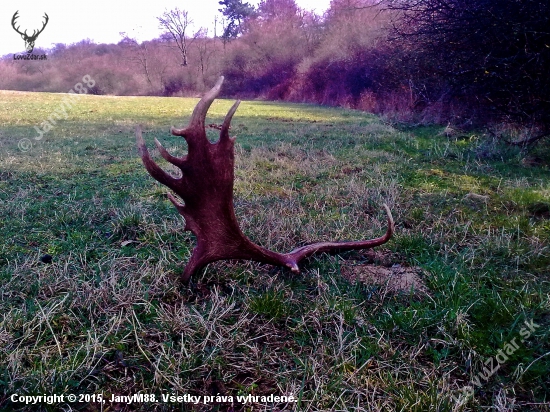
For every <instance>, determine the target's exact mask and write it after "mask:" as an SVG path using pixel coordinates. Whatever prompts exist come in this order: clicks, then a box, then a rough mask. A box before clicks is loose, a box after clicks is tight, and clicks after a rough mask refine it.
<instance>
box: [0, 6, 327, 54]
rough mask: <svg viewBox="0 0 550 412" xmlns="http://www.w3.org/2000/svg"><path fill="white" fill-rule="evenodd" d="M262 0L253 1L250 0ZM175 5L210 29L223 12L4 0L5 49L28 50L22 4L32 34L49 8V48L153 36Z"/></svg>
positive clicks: (44, 39)
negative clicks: (161, 18)
mask: <svg viewBox="0 0 550 412" xmlns="http://www.w3.org/2000/svg"><path fill="white" fill-rule="evenodd" d="M258 2H259V1H254V0H252V1H249V3H251V4H257V3H258ZM296 3H297V4H298V6H299V7H301V8H303V9H306V10H315V11H316V13H317V14H322V13H323V12H324V11H325V10H326V9H327V8H328V6H329V4H330V0H297V1H296ZM176 7H178V8H180V9H183V10H187V11H189V14H190V16H191V18H192V19H193V20H194V23H195V24H194V25H195V26H196V27H197V28H198V27H201V26H203V27H209V28H210V30H211V31H210V35H212V34H213V27H214V17H215V15H218V16H221V14H220V13H219V12H218V9H219V8H220V6H219V5H218V0H192V1H191V0H180V1H175V0H152V1H144V2H141V1H139V0H133V1H129V0H92V1H79V0H42V1H40V0H24V1H23V0H21V1H12V0H0V55H5V54H8V53H21V52H24V51H25V44H24V42H23V40H22V39H21V36H20V35H18V34H17V33H16V32H15V31H14V30H13V28H12V26H11V19H12V16H13V14H14V13H15V12H16V11H17V10H19V16H20V17H19V18H18V19H17V25H18V26H20V31H23V32H24V31H25V29H27V33H28V34H32V33H33V30H35V29H39V28H41V27H42V21H43V20H44V19H43V17H42V16H43V15H44V13H47V14H48V16H49V18H50V21H49V22H48V25H47V26H46V28H45V29H44V32H42V33H41V34H40V35H39V36H38V38H37V40H36V47H44V48H50V47H52V45H54V44H56V43H65V44H69V43H76V42H78V41H80V40H83V39H87V38H88V39H91V40H93V41H94V42H96V43H118V42H119V41H120V39H121V36H120V34H119V33H120V32H126V33H128V34H129V35H130V36H131V37H135V38H137V39H138V40H140V41H141V40H149V39H152V38H155V37H158V36H159V35H160V33H161V31H160V30H159V28H158V22H157V20H156V17H158V16H160V15H161V14H162V13H163V12H164V11H165V10H171V9H173V8H176ZM218 27H219V26H218ZM219 33H220V29H218V34H219Z"/></svg>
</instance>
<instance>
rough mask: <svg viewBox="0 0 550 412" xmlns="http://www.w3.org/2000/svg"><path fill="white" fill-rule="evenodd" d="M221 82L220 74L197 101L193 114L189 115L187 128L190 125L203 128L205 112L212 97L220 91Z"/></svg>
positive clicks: (190, 126) (212, 99) (210, 103)
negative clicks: (212, 85)
mask: <svg viewBox="0 0 550 412" xmlns="http://www.w3.org/2000/svg"><path fill="white" fill-rule="evenodd" d="M222 83H223V76H220V78H219V79H218V81H217V82H216V84H215V85H214V87H212V88H211V89H210V90H209V91H208V92H207V93H206V94H205V95H204V96H203V97H202V99H201V100H200V101H199V102H198V103H197V105H196V106H195V110H193V114H192V115H191V120H189V128H192V127H201V128H204V121H205V118H206V113H207V112H208V109H209V108H210V106H211V105H212V102H213V101H214V99H215V98H216V97H217V96H218V94H219V93H220V89H221V87H222Z"/></svg>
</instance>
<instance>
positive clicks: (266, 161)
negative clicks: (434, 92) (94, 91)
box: [0, 92, 550, 411]
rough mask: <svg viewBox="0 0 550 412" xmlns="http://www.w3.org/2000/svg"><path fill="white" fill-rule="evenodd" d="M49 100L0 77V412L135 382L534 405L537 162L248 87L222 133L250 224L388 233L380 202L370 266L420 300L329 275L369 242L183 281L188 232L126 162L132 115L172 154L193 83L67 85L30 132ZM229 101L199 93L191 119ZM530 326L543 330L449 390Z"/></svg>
mask: <svg viewBox="0 0 550 412" xmlns="http://www.w3.org/2000/svg"><path fill="white" fill-rule="evenodd" d="M62 97H63V95H57V94H42V93H19V92H0V124H1V125H2V126H1V128H0V144H1V146H0V236H1V241H0V408H4V409H6V410H25V408H24V407H23V405H21V404H12V403H10V401H9V400H8V397H9V395H11V394H13V393H18V394H28V395H31V394H35V395H37V394H44V393H46V394H53V393H57V394H61V393H65V394H68V393H75V394H79V393H82V394H85V393H88V394H91V393H103V394H104V396H105V397H106V398H109V399H110V397H111V394H115V395H129V394H133V393H138V392H140V391H141V392H143V393H155V394H156V395H157V398H160V394H162V393H164V394H167V393H176V392H178V393H179V394H185V393H188V394H192V395H202V396H204V395H211V394H214V395H215V394H216V393H220V394H224V395H232V396H236V395H248V394H252V395H270V394H275V395H294V396H296V397H297V398H298V402H297V403H294V404H288V405H285V404H279V405H272V404H268V405H267V406H262V405H259V404H256V405H252V406H251V405H248V406H247V407H246V408H245V409H242V410H303V411H335V410H350V411H383V410H402V411H428V410H433V411H470V410H481V409H487V408H489V407H492V408H493V410H499V411H505V410H512V409H511V408H512V406H511V405H515V408H516V409H515V410H525V411H528V410H548V408H549V406H548V402H549V401H550V399H549V396H548V394H549V393H550V388H549V385H548V379H547V375H548V370H550V355H548V352H549V351H550V343H549V342H550V339H549V332H548V326H549V325H550V316H549V313H550V311H549V309H550V302H549V296H550V287H549V285H550V283H549V280H550V279H549V275H550V269H549V267H550V220H549V216H548V205H550V171H549V168H548V166H544V164H543V165H541V166H539V167H529V166H526V165H524V164H523V163H522V162H521V157H520V155H519V154H518V153H515V152H511V151H509V150H507V149H505V148H502V147H496V146H492V152H491V153H497V154H498V155H495V156H485V155H483V153H482V152H483V151H484V150H485V148H486V146H487V143H486V141H485V140H484V138H483V137H482V136H478V135H472V136H470V137H469V138H468V139H463V140H456V141H454V140H449V139H447V138H446V137H443V136H441V135H440V134H439V132H440V130H439V129H437V128H417V129H408V130H397V129H395V128H394V127H392V126H390V125H387V124H384V123H382V122H381V121H380V120H379V119H378V118H376V117H375V116H372V115H369V114H365V113H361V112H357V111H349V110H343V109H330V108H322V107H317V106H310V105H293V104H279V103H263V102H243V103H242V104H241V106H240V107H239V110H238V111H237V114H236V115H235V118H234V120H233V126H232V129H231V133H232V135H235V136H237V138H238V145H237V148H236V182H235V207H236V212H237V215H238V218H239V221H240V222H241V226H242V228H243V230H244V231H245V233H246V234H247V235H248V236H249V237H250V238H251V239H252V240H253V241H255V242H257V243H259V244H262V245H263V246H266V247H269V248H272V249H275V250H277V251H281V252H286V251H289V250H291V249H292V248H294V247H295V246H297V245H302V244H305V243H308V242H313V241H320V240H349V239H361V238H371V237H375V236H379V235H380V234H381V233H383V232H384V230H385V221H384V213H383V210H382V208H381V205H382V203H383V202H386V203H387V204H388V205H389V206H390V208H391V209H392V212H393V214H394V218H395V220H396V225H397V231H396V235H395V237H394V238H393V239H392V240H391V241H390V242H389V243H387V244H386V245H384V247H382V248H380V249H381V250H382V251H383V252H384V253H385V254H387V255H388V256H390V257H391V258H390V261H389V262H385V263H380V262H379V264H381V265H386V266H392V265H394V264H399V265H401V266H404V267H406V266H416V267H419V268H420V269H421V274H420V277H421V279H422V281H423V282H424V284H425V285H426V290H427V294H417V293H407V292H403V293H395V292H391V291H388V289H387V288H384V287H383V285H373V284H364V283H360V282H359V283H354V282H352V281H350V280H348V279H347V278H346V277H344V276H342V274H343V273H344V271H345V268H346V267H348V266H350V265H363V264H365V263H367V262H371V261H372V258H371V257H369V255H368V254H367V253H364V252H353V253H351V252H350V253H344V254H341V255H331V256H329V255H320V256H315V257H313V258H311V259H309V260H308V261H307V262H305V264H304V266H303V271H302V274H300V275H299V276H295V275H292V274H291V273H290V272H287V271H285V270H282V269H280V268H273V267H270V266H265V265H259V264H255V263H251V262H218V263H216V264H212V265H210V266H208V267H207V269H206V270H205V271H204V272H203V273H201V274H200V275H198V276H195V277H194V278H193V282H192V283H191V284H190V285H189V286H183V285H181V284H180V283H179V281H178V275H179V274H180V273H181V271H182V269H183V267H184V265H185V263H186V261H187V259H188V258H189V255H190V251H191V250H192V248H193V246H194V239H193V237H192V235H191V234H190V233H189V232H184V231H183V228H184V222H183V220H182V218H181V217H180V216H179V215H178V214H177V212H176V210H175V209H174V208H173V206H172V205H171V204H170V202H169V201H168V200H167V199H166V197H165V192H166V189H165V188H164V187H162V186H161V185H159V184H158V183H157V182H155V181H154V180H153V179H152V178H150V177H149V176H148V175H147V173H146V171H145V169H144V168H143V166H142V164H141V161H140V159H139V158H138V155H137V152H136V149H135V139H134V135H133V130H134V128H135V125H137V124H141V125H142V126H143V128H144V130H145V132H146V133H145V135H144V136H145V138H146V140H147V142H148V144H149V146H150V147H152V141H153V138H154V137H157V138H158V139H159V140H161V142H163V144H164V145H165V147H167V148H168V149H169V150H170V151H171V152H172V153H174V154H179V155H182V154H184V153H185V150H186V147H185V144H184V142H183V140H182V139H181V138H178V137H174V136H171V135H169V132H168V131H169V128H170V126H171V125H174V126H178V127H181V126H182V125H184V124H185V123H186V122H187V119H188V116H189V115H190V113H191V111H192V108H193V106H194V104H195V103H196V99H182V98H153V97H151V98H148V97H140V98H132V97H117V98H114V97H100V96H99V97H98V96H84V97H82V98H81V99H80V101H79V102H78V103H77V104H75V105H74V107H73V109H70V110H69V113H68V114H69V117H68V118H67V119H66V120H62V121H59V122H58V123H57V124H56V125H55V126H54V128H53V129H52V130H51V131H50V132H48V133H47V134H45V136H44V138H43V139H42V140H40V141H37V140H34V139H33V138H34V137H35V136H36V132H35V131H34V126H39V125H40V124H41V123H42V122H43V121H44V120H45V119H47V118H48V117H49V116H50V115H51V113H52V112H53V111H55V110H57V108H58V107H59V105H60V102H61V99H62ZM231 104H232V102H231V101H226V100H218V101H216V102H215V103H214V104H213V106H212V108H211V110H210V114H209V118H208V120H207V122H208V123H212V122H215V123H220V122H221V121H222V119H223V116H224V115H225V113H226V111H227V110H228V109H229V107H230V105H231ZM209 136H210V137H211V138H212V139H215V138H216V134H215V133H214V132H209ZM23 138H28V139H29V140H30V141H31V143H33V146H32V148H31V149H30V150H28V151H26V152H23V151H21V150H20V149H19V147H18V143H19V141H20V140H21V139H23ZM154 153H155V157H156V158H157V159H158V157H159V156H158V153H156V152H154ZM159 163H161V164H162V165H164V166H165V167H166V168H167V169H170V167H168V165H167V164H166V163H165V162H161V161H159ZM472 194H473V195H474V196H472ZM475 195H478V196H477V197H476V196H475ZM44 254H50V255H52V257H53V262H52V263H51V264H44V263H41V261H40V258H41V257H42V256H43V255H44ZM526 320H534V322H535V323H536V324H538V325H540V327H539V328H537V329H536V331H535V332H534V333H533V334H532V335H531V336H530V337H529V338H528V339H526V340H525V341H524V342H523V343H521V345H520V347H519V348H518V349H517V350H516V351H515V352H514V353H513V355H511V356H510V357H509V359H508V360H507V361H506V362H505V363H504V364H503V365H502V366H501V367H500V369H499V370H498V371H497V372H496V373H495V374H494V375H492V376H491V377H490V378H489V379H488V380H487V381H482V387H481V388H476V390H475V393H474V396H473V397H470V398H468V399H462V398H461V399H462V400H463V402H461V403H460V404H458V403H457V401H456V399H454V398H459V397H460V394H461V393H462V392H461V390H462V389H463V388H464V387H465V386H467V385H471V384H470V380H471V378H472V377H475V375H476V374H478V373H479V372H482V371H483V368H484V362H485V360H486V359H487V358H489V357H491V356H495V355H496V354H497V352H498V350H499V349H501V348H502V347H503V346H504V345H505V344H506V343H507V342H509V341H510V340H511V339H513V338H514V337H517V336H519V333H520V330H521V328H522V325H523V323H524V321H526ZM453 397H454V398H453ZM71 405H72V406H73V408H77V409H79V410H100V409H99V406H97V405H96V406H97V407H94V406H91V405H84V404H71ZM545 405H546V406H545ZM106 406H109V407H110V408H111V409H110V410H114V406H115V405H111V404H106ZM122 406H123V408H126V409H123V410H130V409H128V408H129V406H127V405H122ZM41 407H43V410H59V407H60V405H50V406H48V405H42V406H41ZM132 408H134V409H132V410H172V408H176V409H177V410H228V405H214V406H212V405H202V406H200V405H199V406H193V405H188V404H179V405H167V404H162V403H159V404H155V405H153V404H143V405H133V406H132ZM239 408H240V407H239ZM545 408H546V409H545ZM27 410H37V406H36V405H35V406H33V407H28V409H27ZM236 410H241V409H238V408H237V409H236Z"/></svg>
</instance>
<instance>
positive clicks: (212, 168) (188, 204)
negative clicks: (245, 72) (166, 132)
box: [136, 76, 394, 283]
mask: <svg viewBox="0 0 550 412" xmlns="http://www.w3.org/2000/svg"><path fill="white" fill-rule="evenodd" d="M222 83H223V76H222V77H220V78H219V80H218V81H217V83H216V85H215V86H214V87H213V88H212V89H211V90H210V91H209V92H208V93H206V94H205V95H204V97H203V98H202V99H201V100H200V101H199V103H198V104H197V106H196V107H195V109H194V110H193V114H192V115H191V120H190V121H189V125H188V126H187V127H186V128H183V129H175V128H173V127H172V129H171V132H172V134H173V135H175V136H182V137H183V138H184V139H185V140H186V142H187V145H188V154H187V156H184V157H182V158H179V157H175V156H172V155H171V154H170V153H168V151H167V150H166V149H165V148H164V147H162V145H161V144H160V143H159V141H158V140H156V139H155V144H156V145H157V148H158V149H159V152H160V154H161V156H162V157H163V158H164V159H166V160H167V161H168V162H170V163H171V164H173V165H174V166H176V167H178V168H179V169H180V170H181V172H182V176H181V177H180V178H175V177H173V176H171V175H170V174H168V173H166V172H165V171H164V170H162V169H161V168H160V167H159V166H158V165H157V164H156V163H155V162H154V161H153V159H152V158H151V155H150V154H149V152H148V150H147V147H146V145H145V141H144V140H143V137H142V134H141V129H140V128H139V127H138V128H137V129H136V139H137V146H138V150H139V153H140V156H141V159H142V161H143V164H144V165H145V168H146V169H147V171H148V172H149V174H150V175H151V176H152V177H153V178H154V179H156V180H157V181H159V182H160V183H162V184H163V185H165V186H167V187H169V188H170V189H171V190H172V191H174V192H175V193H176V194H177V195H178V196H179V197H180V198H181V199H182V200H183V203H181V201H180V200H178V199H177V198H176V197H175V196H173V195H172V194H168V198H169V199H170V201H171V202H172V203H173V204H174V206H175V207H176V209H177V210H178V212H179V213H180V214H181V215H182V216H183V217H184V218H185V230H189V231H191V232H192V233H193V234H194V235H195V236H196V237H197V246H196V247H195V249H194V250H193V253H192V255H191V258H190V260H189V262H188V263H187V266H186V267H185V270H184V272H183V274H182V278H181V279H182V281H183V282H185V283H186V282H188V281H189V279H190V278H191V276H192V275H193V274H194V273H195V272H197V271H199V270H200V269H202V268H203V267H205V266H206V265H207V264H209V263H211V262H215V261H217V260H227V259H244V260H253V261H256V262H260V263H268V264H271V265H276V266H283V267H287V268H288V269H290V270H291V271H292V272H294V273H299V272H300V269H299V267H298V263H299V262H300V261H301V260H303V259H305V258H306V257H308V256H311V255H313V254H315V253H321V252H332V251H346V250H358V249H369V248H373V247H375V246H379V245H382V244H384V243H386V242H387V241H388V240H390V238H391V237H392V234H393V232H394V222H393V218H392V215H391V212H390V209H389V208H388V207H387V206H386V205H384V209H385V211H386V214H387V219H388V228H387V230H386V233H385V234H384V235H383V236H381V237H379V238H376V239H369V240H362V241H354V242H321V243H314V244H311V245H306V246H303V247H300V248H297V249H295V250H293V251H291V252H290V253H286V254H281V253H277V252H273V251H270V250H268V249H265V248H263V247H261V246H258V245H256V244H254V243H252V242H251V241H250V240H249V239H248V238H247V237H246V236H245V235H244V233H243V232H242V231H241V229H240V227H239V224H238V222H237V218H236V217H235V211H234V208H233V182H234V177H235V176H234V163H235V152H234V144H235V138H234V137H230V136H229V125H230V123H231V119H232V118H233V115H234V114H235V111H236V110H237V107H238V106H239V103H240V101H236V102H235V104H234V105H233V106H232V107H231V109H230V110H229V112H228V113H227V115H226V116H225V119H224V121H223V124H222V126H221V130H220V138H219V140H218V141H217V142H216V143H210V142H209V141H208V138H207V137H206V131H205V119H206V113H207V112H208V109H209V108H210V105H211V104H212V102H213V101H214V99H215V98H216V97H217V96H218V94H219V92H220V89H221V86H222Z"/></svg>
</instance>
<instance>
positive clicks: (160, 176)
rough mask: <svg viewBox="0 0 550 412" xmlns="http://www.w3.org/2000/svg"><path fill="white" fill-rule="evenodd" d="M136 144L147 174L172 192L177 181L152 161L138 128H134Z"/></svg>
mask: <svg viewBox="0 0 550 412" xmlns="http://www.w3.org/2000/svg"><path fill="white" fill-rule="evenodd" d="M136 142H137V146H138V150H139V155H140V156H141V160H142V161H143V165H144V166H145V169H147V171H148V172H149V174H150V175H151V176H152V177H153V178H154V179H155V180H157V181H158V182H160V183H162V184H163V185H166V186H168V187H169V188H170V189H172V190H174V187H176V184H177V181H178V180H177V179H176V178H174V177H172V176H170V175H169V174H168V173H166V172H165V171H164V170H162V169H161V168H160V167H159V165H157V164H156V163H155V162H154V160H153V159H152V158H151V155H150V154H149V151H148V150H147V146H146V145H145V140H143V136H142V134H141V128H140V127H139V126H138V127H136ZM161 153H162V152H161Z"/></svg>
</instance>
